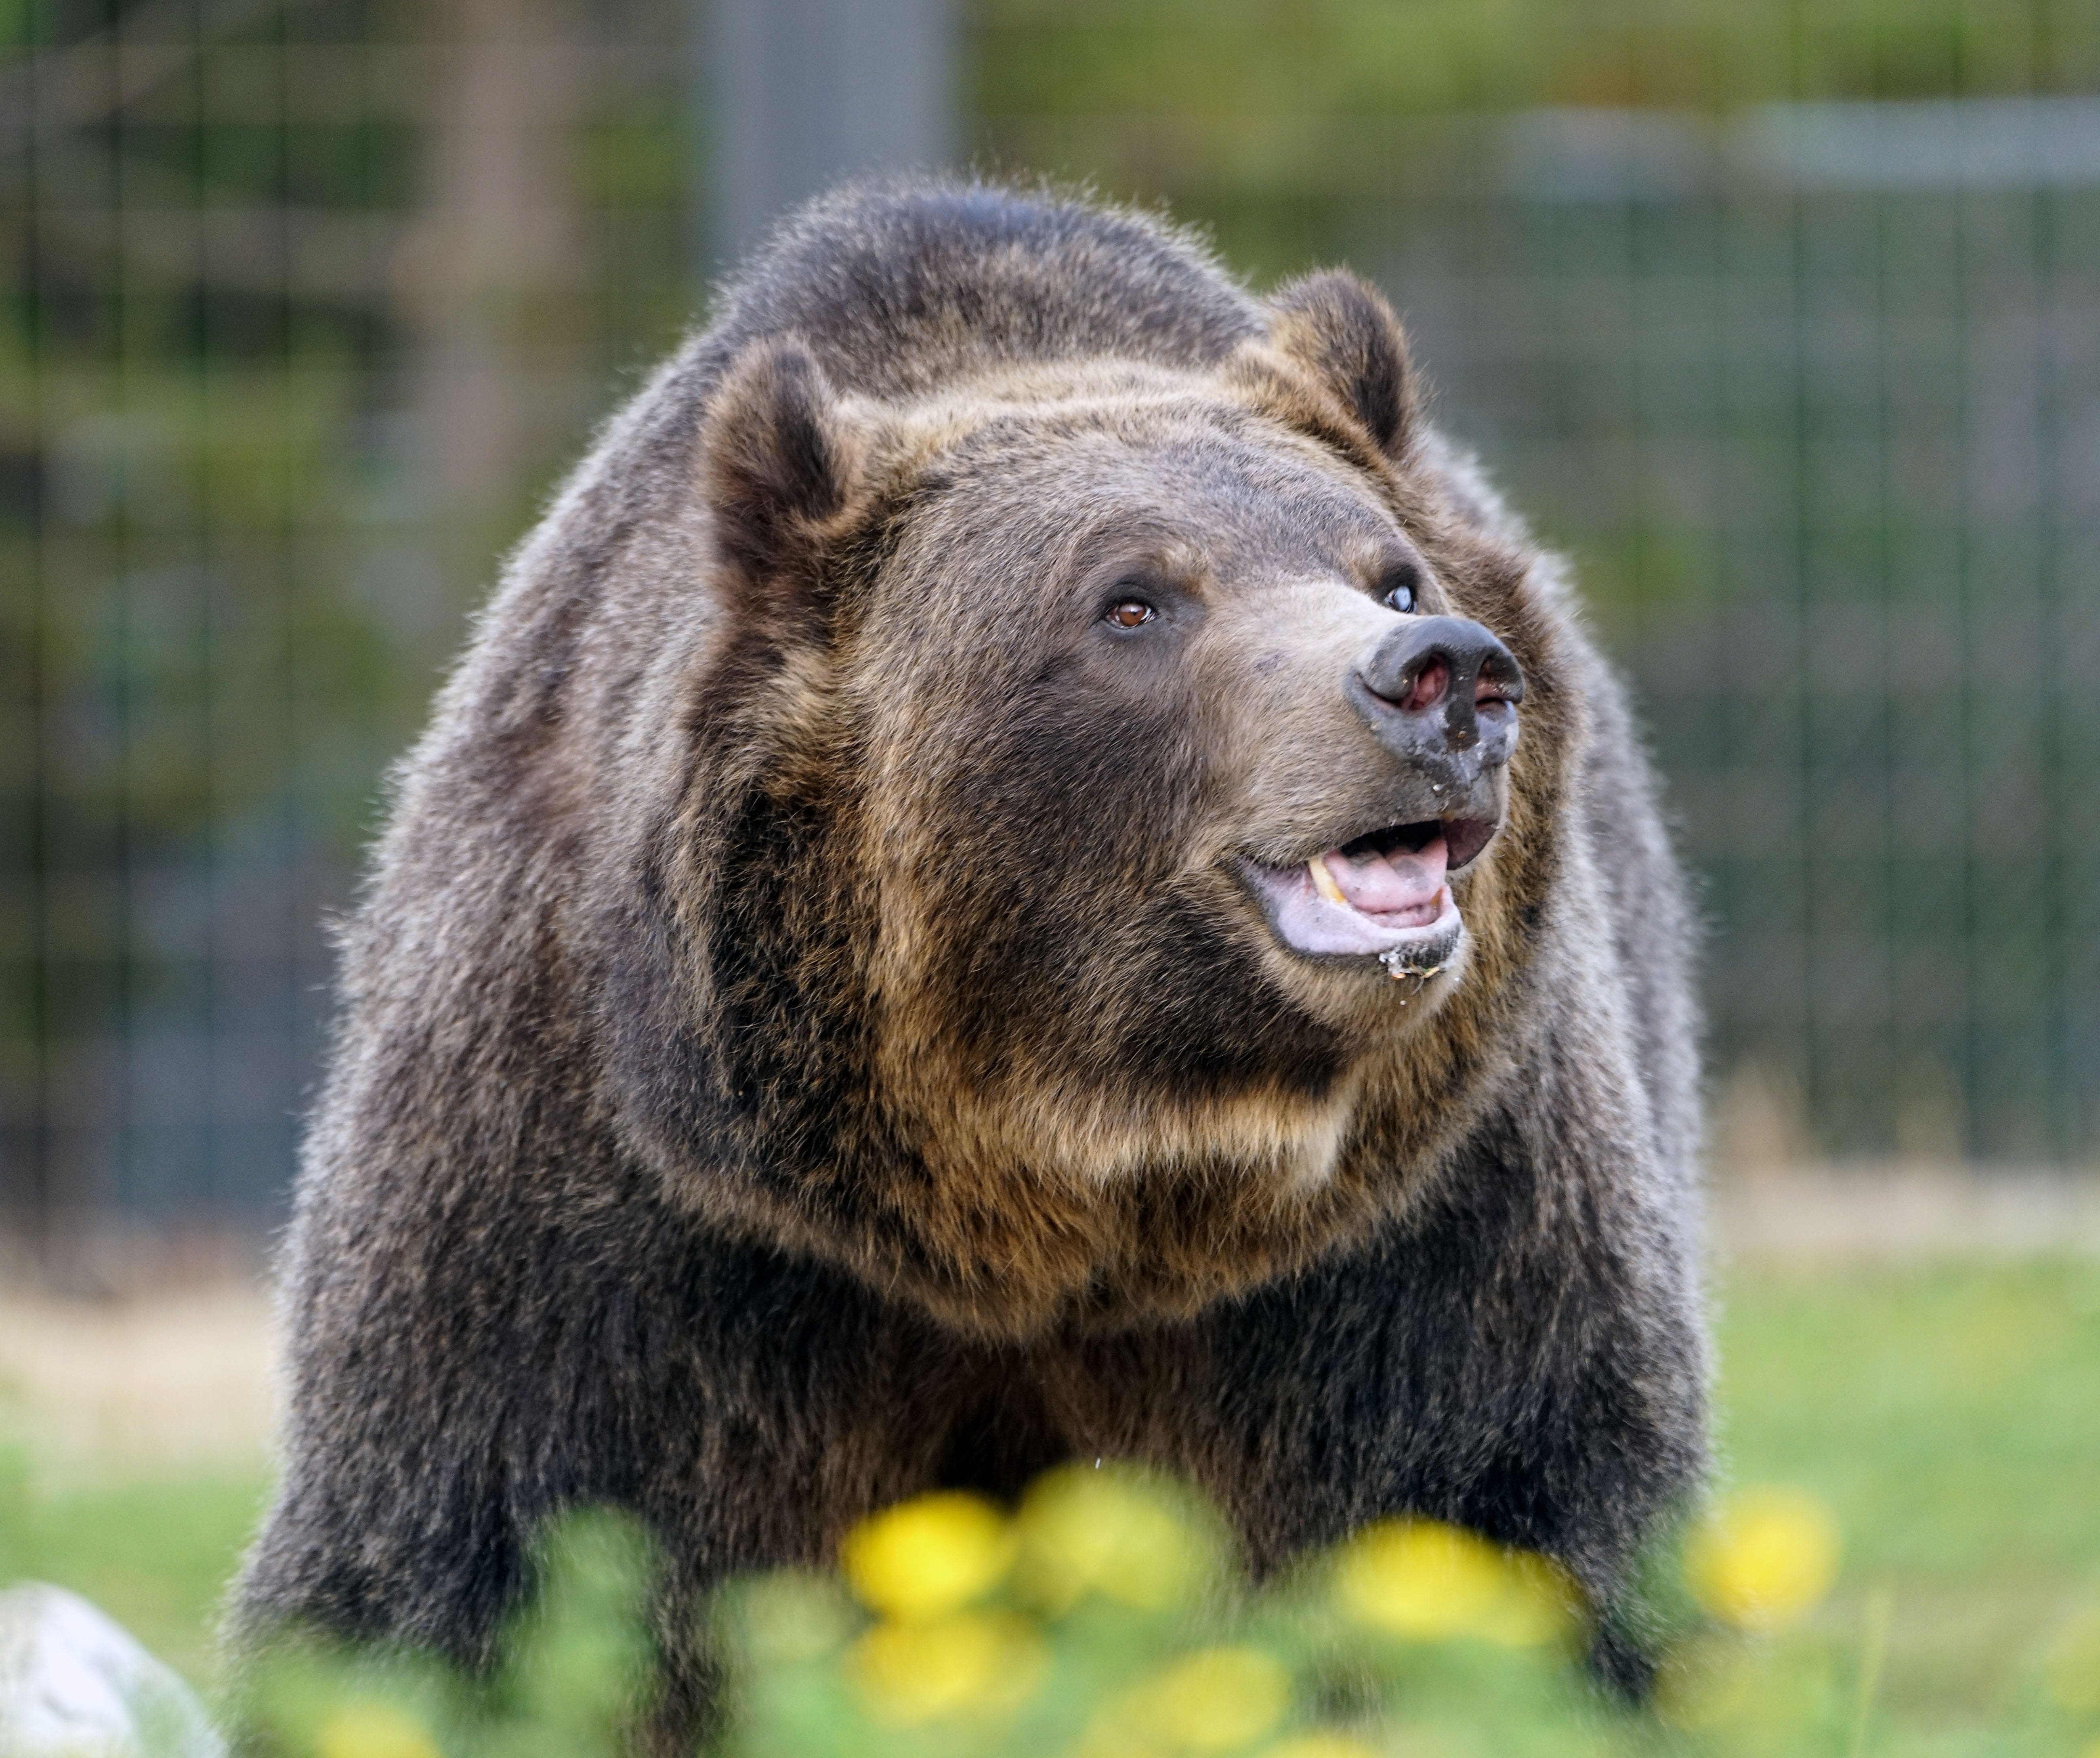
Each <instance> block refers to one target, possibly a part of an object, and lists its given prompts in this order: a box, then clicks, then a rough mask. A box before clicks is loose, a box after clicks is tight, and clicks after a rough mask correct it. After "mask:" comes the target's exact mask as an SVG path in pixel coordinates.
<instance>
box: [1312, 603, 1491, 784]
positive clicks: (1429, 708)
mask: <svg viewBox="0 0 2100 1758" xmlns="http://www.w3.org/2000/svg"><path fill="white" fill-rule="evenodd" d="M1357 682H1358V684H1359V685H1360V686H1361V691H1360V692H1352V693H1357V695H1358V706H1359V708H1360V709H1362V710H1363V711H1364V712H1365V714H1366V718H1370V721H1371V723H1372V726H1373V727H1374V730H1376V731H1377V732H1378V734H1379V737H1380V739H1381V740H1383V741H1384V742H1385V743H1386V744H1388V745H1390V746H1392V747H1393V748H1394V749H1398V750H1404V751H1406V752H1410V753H1424V754H1427V753H1431V752H1449V753H1457V752H1461V751H1471V750H1472V749H1474V747H1475V746H1476V745H1477V746H1479V747H1480V751H1479V753H1478V758H1477V760H1478V761H1479V762H1480V763H1481V764H1482V765H1483V766H1486V767H1493V766H1494V765H1496V764H1498V763H1504V762H1508V760H1509V754H1510V750H1511V747H1512V746H1513V745H1514V744H1515V734H1516V705H1517V704H1518V703H1519V702H1520V701H1521V700H1523V699H1524V672H1523V670H1522V669H1521V668H1520V667H1519V665H1517V662H1516V660H1515V659H1514V658H1513V657H1511V654H1510V651H1509V649H1508V648H1507V647H1504V646H1503V645H1502V643H1501V642H1499V641H1498V640H1497V639H1496V638H1494V636H1493V635H1492V634H1489V632H1488V630H1486V629H1483V628H1482V627H1481V626H1480V625H1479V624H1478V623H1476V622H1469V621H1467V620H1466V619H1465V618H1464V617H1462V616H1410V617H1408V618H1406V619H1405V621H1402V622H1401V624H1400V625H1398V626H1397V627H1396V628H1394V629H1391V630H1389V631H1388V632H1387V634H1385V635H1383V637H1381V638H1380V639H1379V643H1378V645H1377V646H1376V647H1373V648H1372V649H1371V651H1370V653H1369V654H1368V655H1367V656H1365V658H1364V659H1363V660H1361V661H1360V662H1359V663H1358V665H1357Z"/></svg>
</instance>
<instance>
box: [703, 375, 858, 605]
mask: <svg viewBox="0 0 2100 1758" xmlns="http://www.w3.org/2000/svg"><path fill="white" fill-rule="evenodd" d="M861 439H862V436H861V435H860V434H859V433H858V431H857V430H856V428H855V427H854V424H853V423H852V422H850V421H849V420H848V419H847V418H846V417H845V413H844V412H843V411H842V410H841V409H840V406H839V400H838V398H837V396H836V394H835V393H834V392H833V391H832V386H831V383H830V382H829V381H828V380H827V378H825V377H824V369H823V368H822V367H821V366H819V365H818V364H817V361H816V358H815V356H813V355H812V354H811V353H810V351H809V349H808V348H807V347H805V345H804V344H803V343H802V342H801V340H800V338H796V337H792V336H784V337H779V338H773V339H771V340H769V341H766V342H760V343H758V344H757V345H755V346H754V347H751V348H749V349H748V350H746V351H745V352H744V353H743V354H742V355H741V356H739V357H738V358H737V360H735V362H734V363H733V364H731V366H730V369H729V372H728V373H727V374H726V376H725V377H724V378H723V379H722V382H721V386H720V387H719V388H718V389H717V391H716V392H715V395H714V399H713V407H712V409H710V411H709V412H708V422H707V428H706V431H705V433H704V435H703V436H702V441H701V446H702V455H703V457H704V459H705V461H706V462H705V464H704V485H705V490H706V493H707V497H708V505H709V506H710V508H711V509H712V512H713V514H714V524H715V535H716V541H717V543H718V544H719V545H720V546H721V552H722V554H723V555H724V557H725V558H726V559H727V560H728V561H729V562H730V563H732V564H733V565H734V566H735V568H736V569H737V570H738V572H739V573H740V574H741V575H742V576H743V578H744V581H746V582H747V583H748V585H750V586H752V587H753V588H755V589H758V590H773V589H774V588H776V587H777V586H779V585H783V584H787V583H788V582H791V581H792V582H793V583H794V584H795V585H798V586H800V587H801V590H802V592H803V593H809V592H811V591H813V590H814V589H815V586H816V579H815V570H816V568H817V567H818V563H819V561H820V559H821V556H822V552H823V549H824V546H825V545H826V542H827V540H828V539H829V538H830V537H832V536H833V535H835V534H836V532H837V530H838V528H839V525H840V515H841V514H843V513H845V511H846V510H847V509H848V506H849V503H850V502H851V501H852V500H853V498H854V495H853V489H854V483H855V480H856V479H857V477H858V474H859V471H858V464H859V460H860V455H861V452H862V444H861Z"/></svg>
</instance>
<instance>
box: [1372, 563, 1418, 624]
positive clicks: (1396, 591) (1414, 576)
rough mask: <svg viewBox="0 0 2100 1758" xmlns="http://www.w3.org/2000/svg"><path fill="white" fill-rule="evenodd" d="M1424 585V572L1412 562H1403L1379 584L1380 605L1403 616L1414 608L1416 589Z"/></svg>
mask: <svg viewBox="0 0 2100 1758" xmlns="http://www.w3.org/2000/svg"><path fill="white" fill-rule="evenodd" d="M1421 584H1422V571H1421V570H1420V569H1419V568H1417V567H1416V566H1415V565H1414V563H1412V562H1402V563H1401V564H1400V566H1399V567H1397V568H1394V569H1392V571H1391V572H1388V573H1387V575H1386V576H1385V578H1384V579H1383V580H1382V581H1379V603H1381V604H1383V606H1385V607H1386V608H1387V610H1389V611H1398V612H1401V615H1402V616H1405V615H1406V614H1407V613H1408V612H1411V611H1412V610H1413V609H1414V589H1415V588H1416V587H1417V586H1418V585H1421Z"/></svg>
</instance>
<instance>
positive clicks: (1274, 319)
mask: <svg viewBox="0 0 2100 1758" xmlns="http://www.w3.org/2000/svg"><path fill="white" fill-rule="evenodd" d="M1268 309H1269V320H1268V345H1269V346H1270V347H1272V348H1273V349H1274V350H1276V351H1277V352H1278V353H1280V354H1282V355H1283V356H1285V357H1286V358H1287V359H1289V360H1293V361H1295V363H1296V364H1298V365H1299V366H1300V367H1301V368H1304V369H1306V370H1308V371H1309V372H1311V373H1312V375H1313V376H1314V377H1315V378H1317V379H1318V380H1319V381H1320V382H1321V383H1323V384H1325V385H1326V386H1327V388H1328V389H1329V390H1330V391H1332V392H1333V393H1334V394H1335V395H1336V396H1338V397H1339V398H1340V399H1341V400H1342V403H1343V405H1344V406H1345V407H1346V408H1347V409H1348V411H1349V413H1351V414H1352V415H1353V416H1354V417H1356V418H1357V421H1358V422H1361V424H1362V426H1363V427H1364V429H1365V431H1367V432H1368V433H1369V434H1370V436H1371V439H1372V441H1373V443H1374V444H1376V445H1377V447H1378V448H1379V451H1381V452H1383V453H1384V454H1385V455H1386V456H1387V457H1389V458H1399V457H1403V456H1404V455H1405V453H1406V451H1407V448H1408V447H1409V445H1410V443H1411V442H1412V441H1413V439H1414V435H1415V428H1416V417H1415V409H1414V373H1413V372H1412V371H1411V369H1410V365H1409V363H1408V358H1407V338H1406V335H1405V333H1404V332H1403V331H1402V330H1401V327H1400V320H1399V318H1398V317H1396V316H1394V315H1393V309H1392V307H1391V306H1390V305H1388V304H1387V303H1386V302H1385V297H1384V295H1383V294H1381V293H1379V290H1378V289H1376V288H1375V287H1374V286H1372V285H1370V283H1369V282H1368V281H1365V280H1362V279H1361V278H1360V277H1359V276H1355V275H1352V274H1350V273H1349V272H1348V271H1347V270H1346V269H1337V268H1330V269H1325V270H1322V271H1321V272H1318V273H1317V274H1312V275H1308V276H1304V278H1303V279H1302V280H1295V281H1292V282H1290V284H1289V285H1286V286H1285V287H1283V288H1282V289H1279V290H1278V292H1277V294H1276V296H1275V297H1274V298H1273V299H1271V300H1270V301H1269V307H1268Z"/></svg>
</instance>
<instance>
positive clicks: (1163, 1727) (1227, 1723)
mask: <svg viewBox="0 0 2100 1758" xmlns="http://www.w3.org/2000/svg"><path fill="white" fill-rule="evenodd" d="M1136 1707H1137V1708H1138V1711H1139V1714H1140V1717H1141V1719H1142V1721H1143V1723H1144V1724H1145V1725H1146V1726H1147V1727H1148V1728H1149V1729H1150V1731H1152V1732H1153V1733H1154V1734H1158V1736H1159V1737H1160V1738H1162V1739H1163V1740H1165V1741H1166V1742H1167V1743H1169V1744H1171V1745H1173V1746H1176V1747H1184V1748H1186V1749H1188V1750H1189V1751H1229V1750H1230V1749H1231V1748H1233V1747H1236V1746H1246V1745H1248V1744H1250V1743H1252V1742H1253V1741H1255V1740H1258V1739H1260V1738H1261V1737H1262V1736H1263V1735H1264V1734H1267V1733H1268V1732H1269V1731H1270V1730H1271V1729H1273V1728H1274V1727H1275V1726H1276V1725H1277V1723H1278V1722H1279V1721H1281V1720H1282V1719H1283V1716H1284V1712H1286V1710H1288V1709H1289V1708H1290V1672H1288V1671H1287V1670H1286V1668H1285V1667H1284V1665H1283V1663H1282V1661H1280V1660H1278V1659H1277V1658H1276V1657H1275V1656H1274V1655H1273V1654H1266V1653H1264V1651H1263V1650H1260V1649H1259V1648H1244V1647H1236V1648H1207V1649H1204V1650H1201V1651H1200V1652H1198V1653H1196V1654H1190V1655H1188V1656H1187V1657H1186V1658H1185V1659H1181V1660H1179V1661H1176V1663H1174V1665H1172V1666H1171V1667H1168V1668H1167V1671H1166V1672H1162V1673H1161V1674H1160V1675H1159V1676H1158V1677H1157V1678H1154V1679H1152V1680H1150V1681H1147V1682H1146V1683H1145V1685H1141V1686H1140V1687H1139V1691H1138V1702H1137V1704H1136Z"/></svg>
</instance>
